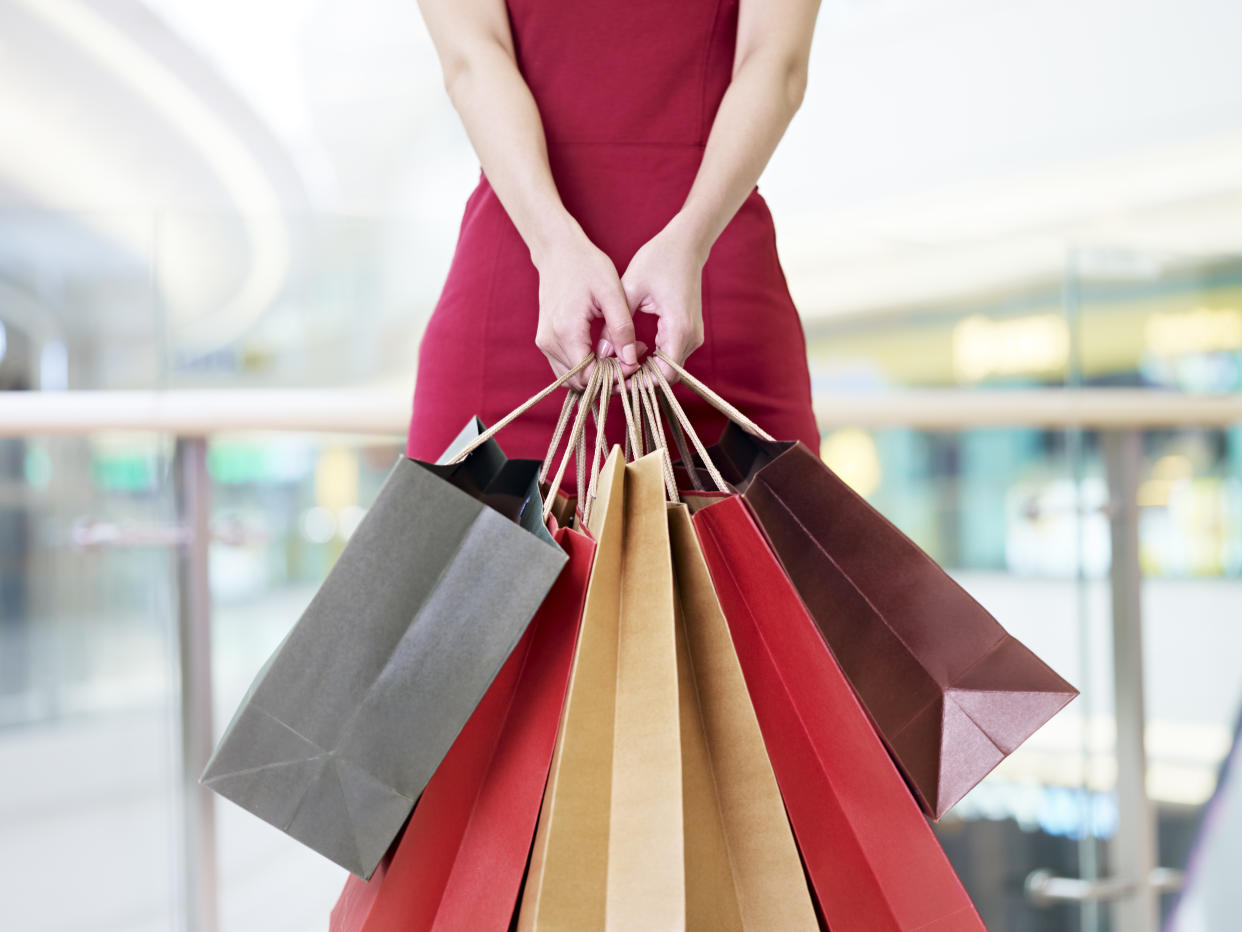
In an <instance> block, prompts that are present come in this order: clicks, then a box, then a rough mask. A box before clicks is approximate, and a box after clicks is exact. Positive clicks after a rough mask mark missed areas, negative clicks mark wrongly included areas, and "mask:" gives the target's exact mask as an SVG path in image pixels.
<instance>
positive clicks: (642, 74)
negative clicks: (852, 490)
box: [407, 0, 819, 488]
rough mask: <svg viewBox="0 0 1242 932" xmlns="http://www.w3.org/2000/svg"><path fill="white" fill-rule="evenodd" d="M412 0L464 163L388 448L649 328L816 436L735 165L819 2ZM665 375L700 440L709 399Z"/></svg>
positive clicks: (790, 334)
mask: <svg viewBox="0 0 1242 932" xmlns="http://www.w3.org/2000/svg"><path fill="white" fill-rule="evenodd" d="M420 5H421V7H422V11H423V15H424V17H425V19H426V22H427V28H428V29H429V31H430V33H431V37H432V40H433V41H434V43H435V46H436V49H437V51H438V53H439V56H440V61H441V65H442V67H443V71H444V82H445V87H446V88H447V89H448V93H449V96H450V98H451V99H452V101H453V105H454V106H455V107H456V109H457V111H458V113H459V114H460V116H461V120H462V123H463V124H464V125H465V128H466V131H467V133H468V134H469V136H470V140H471V142H472V143H473V144H474V148H475V151H476V152H477V153H478V156H479V160H480V162H481V163H482V169H483V173H482V177H481V179H480V181H479V185H478V187H477V188H476V189H475V191H474V193H473V194H472V195H471V196H470V199H469V201H468V202H467V205H466V211H465V216H464V218H463V220H462V226H461V233H460V238H459V240H458V244H457V251H456V254H455V256H454V259H453V263H452V266H451V268H450V271H449V276H448V280H447V282H446V284H445V286H444V291H443V293H442V295H441V297H440V301H439V303H438V305H437V306H436V309H435V311H434V313H433V314H432V316H431V320H430V321H429V323H428V326H427V330H426V333H425V335H424V337H423V341H422V344H421V347H420V350H419V364H418V374H417V380H416V385H415V391H414V409H413V416H412V418H411V421H410V429H409V437H408V442H407V453H408V455H410V456H413V457H416V458H418V459H424V460H434V459H436V458H438V457H439V456H440V454H441V453H442V452H443V451H444V449H445V447H446V446H447V445H448V444H449V442H450V441H451V440H452V439H453V438H454V437H455V436H456V435H457V433H458V432H459V431H460V430H461V428H462V427H463V426H464V424H465V423H466V422H467V421H468V420H469V418H470V416H471V415H473V414H476V413H477V414H479V415H480V416H481V417H482V418H483V420H484V422H486V423H494V422H495V421H496V420H498V419H499V418H500V417H501V416H502V415H504V414H505V413H507V412H508V411H510V410H511V409H513V408H514V407H516V406H517V405H518V404H519V403H521V402H522V401H523V400H525V399H526V398H528V397H529V396H531V395H533V394H534V393H535V392H537V391H538V390H539V389H540V388H541V387H543V386H544V385H545V384H547V383H548V382H549V381H551V377H550V376H559V375H561V374H563V373H564V372H566V371H567V370H569V369H571V368H573V366H574V365H575V364H576V363H577V362H578V361H579V360H581V359H582V358H583V357H585V356H586V355H587V354H588V353H589V352H590V351H591V350H592V349H594V350H595V351H596V352H597V353H598V354H599V355H601V356H617V357H618V358H619V359H620V360H621V362H622V366H623V371H624V372H625V374H626V376H627V377H628V375H629V374H631V373H632V372H634V371H635V370H636V369H637V363H638V362H639V361H640V359H641V357H642V356H643V355H644V353H645V352H646V351H647V350H648V348H650V347H655V348H657V349H659V350H662V351H663V352H664V353H665V354H666V355H668V356H669V357H671V358H672V359H674V360H676V361H678V362H683V361H684V364H685V367H686V369H687V371H689V372H690V373H692V374H694V375H696V376H698V377H699V378H700V379H702V380H703V381H704V382H706V383H707V384H708V385H710V386H712V387H713V388H715V389H716V390H717V391H719V392H720V393H721V394H723V395H724V396H725V397H726V398H728V399H729V400H730V401H731V402H733V403H734V404H735V405H737V406H738V407H739V408H740V409H741V410H742V411H744V412H745V413H746V414H747V415H749V416H750V417H751V418H753V419H754V420H755V421H757V422H758V423H759V424H760V425H761V426H762V427H764V428H765V429H766V430H768V431H769V432H771V433H772V434H774V435H775V436H777V437H779V438H781V439H790V440H792V439H799V440H802V441H804V442H806V443H807V444H808V445H810V446H811V448H812V449H817V448H818V445H819V434H818V431H817V429H816V425H815V420H814V417H813V415H812V412H811V392H810V378H809V375H808V372H807V360H806V342H805V338H804V335H803V331H802V326H801V322H800V321H799V319H798V315H797V311H796V309H795V308H794V306H793V302H792V301H791V299H790V297H789V291H788V288H787V287H786V284H785V278H784V274H783V273H782V271H781V267H780V263H779V260H778V259H777V255H776V242H775V233H774V230H773V227H772V220H771V216H770V215H769V213H768V210H767V206H766V205H765V203H764V201H763V199H762V198H761V197H760V196H759V193H758V190H757V189H756V187H755V182H756V179H758V177H759V174H760V172H761V171H762V170H763V167H764V165H765V164H766V163H767V161H768V159H769V158H770V157H771V154H772V151H773V149H775V147H776V144H777V142H778V141H779V140H780V138H781V135H782V134H783V133H784V131H785V128H786V127H787V126H788V124H789V121H790V119H791V118H792V117H793V115H794V113H795V111H796V110H797V109H798V106H799V105H800V103H801V101H802V95H803V91H804V88H805V85H806V72H807V60H808V57H809V55H810V43H811V34H812V30H813V27H814V22H815V16H816V13H817V8H818V0H766V2H764V3H759V2H758V0H676V2H669V0H626V2H616V3H602V2H599V0H508V2H507V3H506V2H505V0H420ZM691 354H693V355H691ZM548 364H550V365H551V369H552V372H551V373H549V372H548V369H547V365H548ZM658 365H660V366H661V368H662V369H663V370H664V374H665V376H666V377H667V378H668V379H669V380H670V381H675V379H676V374H675V373H674V372H673V371H671V370H670V369H669V367H668V366H666V365H665V364H664V363H663V362H662V361H661V362H659V363H658ZM589 377H590V368H589V367H588V368H587V369H586V370H584V371H582V372H580V373H579V374H577V375H576V376H574V377H573V378H572V379H571V380H570V382H569V384H570V385H572V386H574V387H576V388H583V387H585V385H586V381H587V379H588V378H589ZM675 391H676V392H677V395H678V397H679V399H681V401H682V403H683V405H685V407H686V410H687V413H688V414H689V415H690V417H691V419H692V421H693V422H694V424H695V427H696V429H697V430H698V431H699V432H700V434H701V435H702V436H703V439H704V441H705V442H708V443H710V442H714V441H715V440H716V438H717V437H718V436H719V433H720V430H721V428H722V427H723V425H724V420H723V418H722V417H721V416H720V415H719V414H718V413H717V412H715V411H714V410H713V409H711V408H709V407H708V406H707V405H706V404H705V403H703V402H702V401H700V400H699V399H698V398H697V396H695V395H694V394H693V393H691V392H689V391H688V390H687V389H686V387H685V386H684V385H678V386H676V388H675ZM560 405H561V398H559V397H557V395H556V393H554V394H553V395H552V396H550V397H549V398H547V399H545V400H544V401H543V402H541V403H540V404H539V405H536V406H535V407H534V408H532V409H531V411H530V412H528V413H527V414H525V415H524V416H523V417H521V418H519V419H518V420H517V421H515V422H514V423H513V424H512V425H511V426H509V427H508V428H506V429H505V431H504V432H503V433H502V434H501V435H500V441H501V445H502V446H503V448H504V450H505V452H506V453H507V454H508V455H509V456H517V457H533V458H541V457H542V456H543V455H544V453H545V451H546V447H547V444H548V441H549V440H550V439H551V435H552V430H553V426H554V424H555V420H556V416H557V414H558V413H559V410H560ZM621 420H622V419H621V418H620V417H613V418H610V419H609V423H608V438H607V439H608V440H609V443H610V445H611V443H619V442H622V438H623V433H622V431H623V424H622V423H621ZM566 485H568V486H569V487H570V488H572V486H573V481H572V477H567V482H566Z"/></svg>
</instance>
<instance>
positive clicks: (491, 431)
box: [449, 353, 599, 465]
mask: <svg viewBox="0 0 1242 932" xmlns="http://www.w3.org/2000/svg"><path fill="white" fill-rule="evenodd" d="M594 358H595V354H594V353H588V354H587V355H586V356H584V357H583V359H582V362H580V363H578V365H576V366H574V367H573V368H572V369H570V370H569V371H568V372H566V373H565V374H564V375H562V376H561V377H560V378H559V379H557V380H556V381H555V382H553V383H552V384H551V385H548V386H547V387H546V388H543V389H541V390H540V391H539V392H538V393H536V394H534V395H531V397H529V398H527V399H526V400H525V401H523V402H522V403H521V404H520V405H518V406H517V407H516V408H514V409H513V410H512V411H510V412H509V413H508V414H506V415H505V416H504V417H502V418H501V419H500V420H499V421H497V422H496V423H495V424H493V425H492V426H491V427H489V428H487V430H485V431H483V433H481V434H479V436H477V437H475V438H474V439H473V440H471V441H470V442H469V443H468V444H466V445H465V446H464V447H462V449H461V450H459V451H458V453H457V455H456V456H454V457H453V458H452V459H451V460H449V465H453V464H456V463H460V462H461V461H462V460H464V459H465V458H466V457H467V456H469V455H470V454H471V453H473V452H474V451H475V450H477V449H478V448H479V447H481V446H482V445H483V444H485V443H487V441H489V440H491V439H492V437H494V436H495V435H496V434H497V433H499V432H500V431H501V430H503V429H504V428H505V427H507V426H508V425H509V422H510V421H512V420H513V419H514V418H516V417H519V416H521V415H523V414H525V413H526V412H527V411H529V410H530V409H531V408H532V407H534V406H535V405H537V404H538V403H539V402H541V401H543V399H545V398H547V397H548V396H549V395H550V394H552V393H553V392H554V391H556V390H557V389H558V388H560V387H561V386H562V385H564V384H565V383H566V382H568V381H569V380H570V379H572V378H573V377H574V376H575V375H577V374H578V373H579V372H581V371H582V370H583V369H585V368H586V367H587V366H588V365H589V364H590V362H591V360H592V359H594ZM598 370H599V367H598V366H596V367H595V369H593V370H592V371H591V374H592V376H594V375H595V373H596V372H597V371H598Z"/></svg>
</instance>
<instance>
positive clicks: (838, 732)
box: [693, 495, 984, 932]
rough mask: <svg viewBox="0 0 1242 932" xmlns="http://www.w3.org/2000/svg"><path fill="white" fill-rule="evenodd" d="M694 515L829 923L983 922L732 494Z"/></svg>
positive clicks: (929, 929) (896, 927) (884, 929)
mask: <svg viewBox="0 0 1242 932" xmlns="http://www.w3.org/2000/svg"><path fill="white" fill-rule="evenodd" d="M693 520H694V526H695V530H696V531H697V533H698V536H699V540H700V542H701V543H702V546H703V555H704V557H705V558H706V561H707V565H708V569H709V571H710V573H711V578H712V582H713V584H714V586H715V589H716V594H717V596H718V597H719V600H720V605H721V607H722V608H723V610H724V614H725V618H726V619H727V621H728V625H729V629H730V632H731V633H732V635H733V642H734V645H735V646H736V648H737V657H738V659H739V660H740V661H741V665H742V672H743V675H744V676H745V679H746V685H747V688H748V690H749V692H750V698H751V701H752V702H753V704H754V709H755V714H756V716H757V718H758V720H759V726H760V729H761V731H762V733H763V738H764V742H765V744H766V745H767V749H768V755H769V757H770V759H771V763H772V768H773V770H774V771H775V773H776V779H777V783H778V784H779V786H780V791H781V795H782V797H783V798H784V800H785V808H786V811H787V812H788V814H789V820H790V823H791V824H792V826H793V829H794V834H795V836H796V838H797V842H798V846H799V848H800V849H801V852H802V858H803V861H804V863H805V866H806V870H807V874H808V875H809V877H810V879H811V884H812V886H813V888H814V891H815V895H816V898H817V900H818V902H819V905H820V908H821V910H822V913H823V917H824V919H825V920H826V922H827V924H828V927H829V928H830V929H832V930H833V932H852V930H857V932H914V930H919V932H970V930H983V929H984V926H983V923H982V922H981V921H980V919H979V916H978V914H977V913H976V912H975V908H974V906H973V905H972V904H971V902H970V899H969V897H968V896H967V895H966V892H965V890H964V889H963V888H962V885H961V883H960V881H959V880H958V878H957V875H956V874H955V873H954V871H953V868H952V866H951V865H950V864H949V862H948V859H947V858H946V857H945V855H944V852H943V851H942V850H941V848H940V845H939V843H938V842H937V840H936V838H935V836H934V835H933V834H932V831H931V827H930V826H929V825H928V824H927V820H926V819H925V818H924V817H923V814H922V812H920V811H919V807H918V804H917V803H916V802H915V800H914V799H913V798H912V797H911V795H910V792H909V790H908V789H907V787H906V785H905V783H904V781H903V780H902V777H901V774H900V773H899V772H898V770H897V768H896V766H895V765H894V764H893V761H892V759H891V758H890V757H889V755H888V752H887V751H886V750H885V748H884V745H883V743H882V742H881V741H880V738H879V737H878V736H877V735H876V733H875V730H874V729H873V727H872V725H871V721H870V719H869V718H868V716H867V713H866V711H865V710H864V709H863V707H862V706H861V704H860V703H859V701H858V698H857V697H856V696H855V694H854V691H853V690H852V689H851V687H850V685H849V683H848V682H847V680H846V678H845V676H844V675H843V673H842V671H841V668H840V666H839V665H838V664H837V663H836V661H835V660H834V658H833V656H832V652H831V651H829V650H828V649H827V647H826V646H825V645H824V642H823V639H822V637H821V636H820V632H819V630H818V628H817V626H816V624H815V622H814V620H812V618H811V617H810V615H809V614H808V613H807V611H806V608H805V606H804V605H803V603H802V601H801V600H800V599H799V597H798V594H797V592H795V591H794V588H793V586H792V585H791V583H790V581H789V579H788V577H787V576H786V575H785V573H784V572H783V571H782V569H781V566H780V563H779V561H778V560H777V559H776V557H775V555H774V554H773V553H772V551H771V549H770V548H769V547H768V544H767V542H766V541H765V539H764V536H763V532H762V531H761V530H760V529H759V526H758V525H757V524H756V523H755V521H754V519H753V517H752V516H751V514H750V513H749V511H748V509H747V507H746V505H745V503H744V502H743V500H742V499H741V498H740V497H739V496H737V495H731V496H727V497H723V498H720V499H719V500H717V501H716V502H715V503H714V504H709V505H706V506H703V507H699V508H698V509H697V510H696V511H695V514H694V519H693ZM894 688H895V689H900V688H901V684H900V683H896V684H894Z"/></svg>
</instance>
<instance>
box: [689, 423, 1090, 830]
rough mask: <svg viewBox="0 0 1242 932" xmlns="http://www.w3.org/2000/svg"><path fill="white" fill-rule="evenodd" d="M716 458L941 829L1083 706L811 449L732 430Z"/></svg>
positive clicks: (1066, 685)
mask: <svg viewBox="0 0 1242 932" xmlns="http://www.w3.org/2000/svg"><path fill="white" fill-rule="evenodd" d="M709 453H712V454H713V460H714V462H715V463H716V465H717V466H720V467H721V468H722V471H724V472H725V473H726V475H727V476H728V477H729V478H731V479H732V481H733V482H734V483H735V484H736V485H737V486H738V487H739V488H740V489H743V490H744V491H745V498H746V501H747V503H748V504H749V505H750V506H751V508H752V509H753V512H754V514H755V516H756V518H757V519H758V521H759V524H760V526H761V527H762V528H763V530H764V532H765V534H766V535H767V537H768V540H769V541H770V542H771V545H772V549H773V550H774V551H775V552H776V554H777V556H778V557H779V558H780V560H781V563H782V565H783V566H784V568H785V570H786V572H787V573H788V574H789V577H790V579H792V580H793V583H794V586H795V587H796V588H797V590H798V592H799V594H800V595H801V596H802V599H803V601H804V602H805V603H806V605H807V607H808V608H809V609H810V612H811V615H812V616H813V617H814V618H815V621H816V623H817V624H818V625H819V628H820V631H821V632H822V634H823V636H824V639H825V640H826V641H827V642H828V644H829V646H831V647H832V650H833V653H834V654H836V657H837V660H838V662H839V663H840V664H841V668H842V669H843V670H844V671H845V674H846V676H848V677H849V680H850V683H851V684H852V685H853V687H854V689H855V690H856V691H857V693H858V695H859V696H860V697H861V699H862V701H863V704H864V705H865V706H866V708H867V711H868V712H869V713H870V714H871V716H872V718H873V719H874V720H875V724H876V727H877V728H878V730H879V731H880V733H881V735H882V736H883V737H884V740H885V742H886V743H887V744H888V747H889V749H890V750H891V752H892V754H893V756H894V758H895V759H896V760H897V762H898V764H899V765H900V766H901V769H902V771H903V772H904V773H905V775H906V777H907V779H908V780H909V781H910V784H911V786H912V788H913V789H914V792H915V794H916V795H917V796H918V799H919V802H920V804H921V805H922V806H923V808H924V809H925V811H926V812H927V813H928V814H930V815H931V816H932V817H934V818H940V817H941V816H942V815H944V813H945V812H947V811H948V810H949V808H950V807H952V806H953V805H954V804H955V803H956V802H957V801H958V800H960V799H961V798H962V797H963V796H965V795H966V793H967V792H968V791H969V790H970V789H971V788H972V787H974V786H975V785H976V784H977V783H978V782H979V781H980V780H982V779H983V778H984V777H985V776H987V774H988V773H989V772H991V771H992V770H993V768H995V767H996V765H997V764H999V763H1000V762H1001V761H1002V760H1003V759H1004V758H1005V757H1006V756H1008V755H1009V754H1011V753H1012V752H1013V751H1014V750H1016V749H1017V747H1018V746H1019V745H1020V744H1022V742H1023V741H1025V740H1026V739H1027V738H1029V737H1030V736H1031V735H1032V734H1033V733H1034V732H1035V731H1036V729H1038V728H1039V727H1040V726H1041V725H1043V724H1044V723H1045V722H1046V721H1048V720H1049V719H1050V718H1052V716H1054V715H1055V714H1056V713H1057V712H1058V711H1059V710H1060V709H1061V708H1062V707H1063V706H1065V705H1066V703H1068V702H1069V701H1070V700H1072V699H1073V698H1074V697H1075V696H1076V695H1078V691H1077V690H1076V689H1075V688H1074V687H1073V686H1071V685H1070V684H1069V683H1067V682H1066V681H1065V680H1064V679H1062V678H1061V677H1060V676H1058V675H1057V674H1056V673H1055V672H1053V670H1052V669H1051V668H1050V667H1048V666H1047V665H1046V664H1045V663H1044V662H1043V661H1042V660H1040V659H1039V658H1038V657H1037V656H1036V655H1035V654H1034V653H1032V652H1031V651H1030V650H1029V649H1028V648H1027V647H1025V646H1024V645H1023V644H1022V643H1021V642H1020V641H1018V640H1017V639H1016V638H1014V637H1013V636H1012V635H1010V634H1009V633H1008V632H1007V631H1006V630H1005V629H1004V628H1003V627H1002V626H1001V625H1000V623H999V622H998V621H997V620H996V619H995V618H994V617H992V615H991V614H989V613H988V611H987V610H986V609H985V608H984V607H983V606H982V605H980V604H979V603H978V602H977V601H975V600H974V599H973V598H972V597H971V596H970V595H969V594H968V593H967V592H966V590H965V589H963V588H962V587H961V586H960V585H958V584H957V583H956V582H955V581H954V580H953V579H952V578H951V577H950V576H949V575H948V574H947V573H946V572H945V571H944V570H943V569H941V568H940V566H938V565H937V564H936V562H935V561H934V560H932V559H931V557H929V556H928V555H927V554H926V553H925V552H924V551H923V550H922V549H920V548H919V547H918V546H917V545H916V544H915V543H914V542H913V541H912V540H910V539H909V538H908V537H906V535H905V534H903V533H902V532H901V531H900V530H898V529H897V528H896V527H895V526H894V525H893V524H892V523H891V522H890V521H888V519H886V518H885V517H884V516H883V515H882V514H880V513H879V512H878V511H877V510H876V509H875V508H873V507H872V506H871V505H870V504H869V503H868V502H867V500H866V499H864V498H863V497H862V496H861V495H859V494H858V493H857V492H855V491H854V490H853V489H851V488H850V487H849V486H848V485H847V484H846V483H845V482H844V481H843V480H842V479H841V478H840V477H839V476H838V475H837V474H836V473H834V472H833V471H832V470H831V469H829V468H828V467H827V466H826V465H825V464H824V463H823V462H822V461H821V460H820V459H819V457H818V456H816V455H815V454H814V453H813V452H811V451H810V450H808V449H807V448H806V446H805V445H804V444H802V443H772V442H768V441H765V440H762V439H760V438H758V437H756V436H754V435H753V434H750V433H747V432H746V431H744V430H742V429H741V428H740V427H738V426H737V425H736V424H730V425H729V426H727V427H726V428H725V431H724V433H723V434H722V436H721V438H720V441H719V443H717V444H716V445H715V446H714V447H712V448H710V449H709ZM894 683H900V684H902V685H901V688H900V689H894V688H893V684H894Z"/></svg>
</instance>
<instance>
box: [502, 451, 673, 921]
mask: <svg viewBox="0 0 1242 932" xmlns="http://www.w3.org/2000/svg"><path fill="white" fill-rule="evenodd" d="M658 455H659V454H655V453H653V454H649V455H648V456H644V457H641V458H639V459H638V460H636V461H635V462H633V463H630V464H626V463H625V462H624V461H623V460H622V457H621V450H620V448H618V447H614V448H613V449H612V451H611V452H610V453H609V455H608V458H607V461H606V462H605V464H604V467H603V469H602V471H601V472H600V475H599V480H598V494H597V498H596V500H595V502H594V505H593V508H592V509H591V513H590V515H589V516H588V518H587V528H588V530H589V531H590V533H591V534H592V536H594V537H595V539H596V542H597V547H596V553H595V562H594V564H593V566H592V569H591V579H590V582H589V583H588V587H587V595H586V603H585V605H584V608H583V616H582V625H581V628H580V631H579V635H578V647H577V651H576V653H575V656H574V662H573V669H572V672H571V674H570V682H569V690H568V693H567V695H566V698H565V706H564V711H563V713H562V718H561V726H560V731H559V734H558V736H557V744H556V752H555V754H554V756H553V761H552V767H551V772H550V774H549V776H548V783H547V788H546V790H545V792H544V799H543V809H542V811H541V813H540V816H539V826H538V829H537V831H536V835H535V843H534V848H533V850H532V853H531V864H530V870H529V874H528V877H527V880H526V885H525V887H524V890H523V894H522V900H521V903H520V906H519V915H518V928H520V929H575V930H576V929H597V928H605V927H609V928H618V929H673V928H680V927H681V926H682V925H683V924H684V921H685V890H686V884H685V876H684V870H683V864H684V859H683V850H684V849H683V830H682V781H681V751H680V746H681V736H680V727H679V714H680V713H679V698H678V682H677V655H676V641H675V629H674V624H673V617H674V616H673V579H672V565H671V553H670V547H669V538H668V521H667V518H666V515H665V507H664V492H663V489H664V485H663V470H662V466H661V462H660V461H659V459H658Z"/></svg>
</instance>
